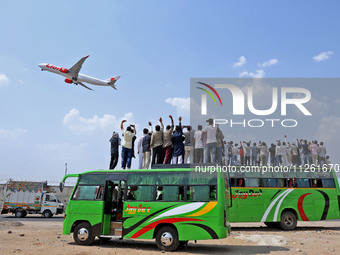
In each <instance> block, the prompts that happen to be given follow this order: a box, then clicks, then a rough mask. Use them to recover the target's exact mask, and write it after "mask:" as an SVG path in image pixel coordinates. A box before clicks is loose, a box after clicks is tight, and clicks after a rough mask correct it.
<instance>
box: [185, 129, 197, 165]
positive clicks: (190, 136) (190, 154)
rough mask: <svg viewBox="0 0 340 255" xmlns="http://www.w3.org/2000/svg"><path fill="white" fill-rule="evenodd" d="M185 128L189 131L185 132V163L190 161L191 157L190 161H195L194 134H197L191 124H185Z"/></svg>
mask: <svg viewBox="0 0 340 255" xmlns="http://www.w3.org/2000/svg"><path fill="white" fill-rule="evenodd" d="M183 128H186V129H187V132H185V133H184V136H185V141H184V145H185V147H184V148H185V151H184V164H186V163H188V158H190V163H194V134H195V130H193V129H192V128H191V126H183Z"/></svg>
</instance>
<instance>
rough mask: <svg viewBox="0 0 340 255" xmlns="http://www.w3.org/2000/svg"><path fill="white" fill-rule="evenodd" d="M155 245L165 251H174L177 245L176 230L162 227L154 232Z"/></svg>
mask: <svg viewBox="0 0 340 255" xmlns="http://www.w3.org/2000/svg"><path fill="white" fill-rule="evenodd" d="M156 244H157V247H158V248H159V249H161V250H165V251H175V250H177V248H178V246H179V241H178V234H177V231H176V230H175V229H174V228H172V227H162V228H160V229H159V230H158V231H157V234H156Z"/></svg>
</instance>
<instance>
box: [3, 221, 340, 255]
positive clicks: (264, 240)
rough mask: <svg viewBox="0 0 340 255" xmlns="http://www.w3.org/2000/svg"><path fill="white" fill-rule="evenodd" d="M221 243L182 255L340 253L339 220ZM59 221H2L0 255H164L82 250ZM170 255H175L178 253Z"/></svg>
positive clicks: (148, 248)
mask: <svg viewBox="0 0 340 255" xmlns="http://www.w3.org/2000/svg"><path fill="white" fill-rule="evenodd" d="M232 227H233V228H232V235H231V237H228V238H227V239H223V240H210V241H199V242H198V243H197V244H195V243H193V242H190V243H189V245H188V247H187V249H182V250H179V251H178V252H176V253H181V254H222V253H223V254H322V255H325V254H340V241H339V235H340V221H326V222H307V223H306V222H299V227H298V228H297V229H296V230H295V231H291V232H285V231H281V230H279V229H274V228H267V227H265V226H264V225H262V224H261V223H246V224H244V223H242V224H241V223H237V224H235V223H234V224H232ZM61 233H62V223H61V222H41V221H25V222H17V221H14V222H4V221H0V254H6V255H7V254H20V255H21V254H34V255H36V254H38V255H43V254H49V255H53V254H63V255H68V254H72V255H87V254H101V255H105V254H160V253H162V252H161V251H160V250H158V248H157V247H156V245H155V244H154V242H153V241H152V240H131V239H130V240H129V239H127V240H112V241H110V242H109V243H107V244H101V243H100V242H99V240H96V242H95V244H94V245H92V246H88V247H86V246H79V245H76V244H75V243H74V241H73V237H72V236H64V235H62V234H61ZM176 253H171V254H176Z"/></svg>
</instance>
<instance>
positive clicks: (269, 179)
mask: <svg viewBox="0 0 340 255" xmlns="http://www.w3.org/2000/svg"><path fill="white" fill-rule="evenodd" d="M247 169H248V170H249V171H246V170H247ZM250 170H251V167H248V168H246V167H237V171H230V175H229V180H228V182H229V184H230V186H231V193H232V208H231V210H230V222H263V223H265V224H266V225H267V226H280V227H281V228H282V229H284V230H292V229H294V228H295V227H296V225H297V221H298V220H299V221H320V220H321V221H322V220H330V219H340V191H339V182H338V179H337V177H336V174H335V172H334V170H330V169H321V168H320V169H318V168H316V169H308V168H306V169H291V170H290V171H286V172H284V171H281V172H274V171H273V172H256V171H253V172H251V171H250Z"/></svg>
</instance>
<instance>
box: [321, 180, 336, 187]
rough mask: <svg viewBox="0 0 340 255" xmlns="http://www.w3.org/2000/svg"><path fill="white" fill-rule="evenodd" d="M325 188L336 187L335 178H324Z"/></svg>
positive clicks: (323, 184)
mask: <svg viewBox="0 0 340 255" xmlns="http://www.w3.org/2000/svg"><path fill="white" fill-rule="evenodd" d="M322 187H323V188H335V183H334V180H333V179H322Z"/></svg>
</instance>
